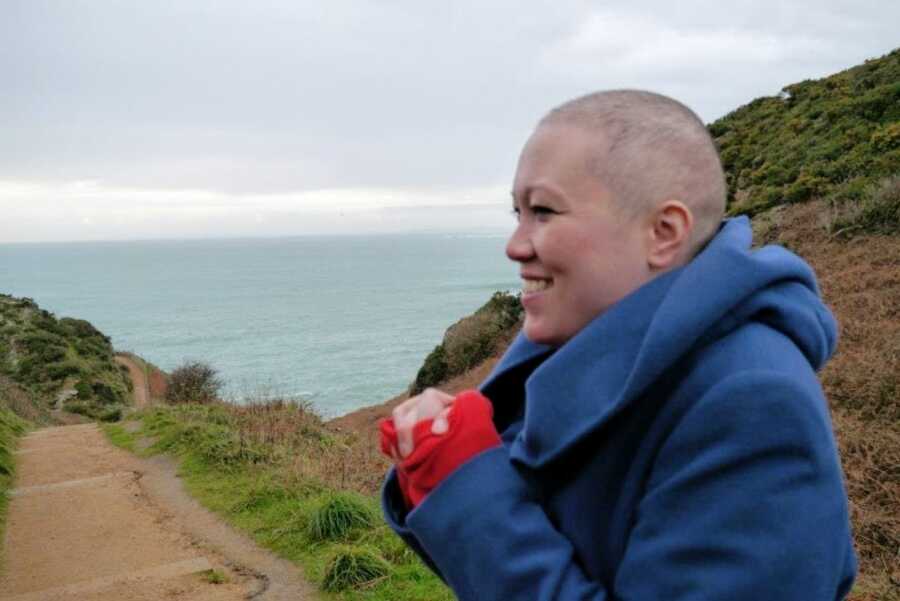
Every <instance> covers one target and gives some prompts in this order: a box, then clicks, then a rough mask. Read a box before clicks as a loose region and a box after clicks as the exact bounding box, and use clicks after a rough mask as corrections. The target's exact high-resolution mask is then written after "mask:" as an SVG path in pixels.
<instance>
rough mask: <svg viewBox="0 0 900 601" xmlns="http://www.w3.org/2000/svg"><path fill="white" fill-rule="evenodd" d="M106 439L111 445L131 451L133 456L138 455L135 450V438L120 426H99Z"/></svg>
mask: <svg viewBox="0 0 900 601" xmlns="http://www.w3.org/2000/svg"><path fill="white" fill-rule="evenodd" d="M100 427H101V428H103V431H104V432H105V433H106V437H107V438H108V439H109V441H110V442H111V443H113V444H114V445H115V446H117V447H119V448H120V449H125V450H126V451H131V452H132V453H134V454H135V455H138V454H140V453H139V452H138V449H137V446H136V445H137V437H136V436H135V435H134V434H132V433H131V432H128V431H127V430H126V429H125V428H124V426H122V425H121V424H101V426H100Z"/></svg>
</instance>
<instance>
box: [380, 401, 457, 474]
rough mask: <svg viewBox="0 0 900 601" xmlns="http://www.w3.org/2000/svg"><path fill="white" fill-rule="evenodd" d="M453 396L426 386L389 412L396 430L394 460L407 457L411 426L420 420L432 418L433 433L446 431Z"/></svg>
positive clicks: (410, 444)
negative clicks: (419, 392)
mask: <svg viewBox="0 0 900 601" xmlns="http://www.w3.org/2000/svg"><path fill="white" fill-rule="evenodd" d="M454 400H455V397H453V396H451V395H449V394H447V393H446V392H443V391H441V390H438V389H437V388H426V389H425V390H424V391H423V392H422V393H421V394H417V395H416V396H414V397H412V398H410V399H408V400H406V401H404V402H403V403H401V404H400V405H398V406H397V407H396V408H395V409H394V411H393V412H392V413H391V417H392V418H393V420H394V428H395V429H396V431H397V446H398V447H399V448H397V449H396V453H397V455H395V456H394V461H401V460H403V459H405V458H406V457H408V456H409V455H410V454H411V453H412V452H413V448H414V442H413V428H414V427H415V425H416V424H417V423H419V422H421V421H425V420H429V419H433V420H434V422H433V423H432V425H431V431H432V432H433V433H434V434H444V433H446V432H447V426H448V424H447V414H449V413H450V408H451V407H452V406H453V401H454Z"/></svg>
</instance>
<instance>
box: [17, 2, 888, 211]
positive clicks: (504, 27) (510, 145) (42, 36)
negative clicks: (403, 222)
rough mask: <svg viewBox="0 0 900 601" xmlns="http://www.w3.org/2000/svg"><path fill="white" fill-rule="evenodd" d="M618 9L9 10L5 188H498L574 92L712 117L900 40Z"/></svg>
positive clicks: (861, 24)
mask: <svg viewBox="0 0 900 601" xmlns="http://www.w3.org/2000/svg"><path fill="white" fill-rule="evenodd" d="M613 6H615V7H617V8H615V10H612V9H610V8H609V7H613ZM606 7H607V8H603V5H599V4H597V3H587V2H580V1H576V0H571V1H565V2H553V3H550V2H534V3H527V4H523V3H521V2H513V1H511V0H503V1H500V2H491V3H484V2H478V3H476V2H453V3H437V2H412V1H408V2H401V1H384V2H374V1H363V0H358V1H354V0H335V1H333V2H327V3H323V2H293V1H284V2H276V1H269V2H218V1H216V2H214V1H211V0H209V1H191V2H188V1H185V2H175V1H170V2H127V3H126V2H114V1H102V0H82V1H67V0H58V1H46V0H11V1H8V2H5V3H4V5H3V8H2V11H3V15H2V16H3V18H2V19H0V77H2V81H3V86H2V89H0V127H2V130H3V131H4V136H3V137H2V139H0V179H3V178H5V179H25V180H28V179H31V180H42V181H68V180H78V179H96V180H100V181H102V182H104V183H107V184H109V185H117V186H128V187H138V188H175V189H182V188H199V189H208V190H217V191H224V192H227V193H231V194H235V195H241V194H249V193H270V192H271V193H275V192H285V191H292V190H309V189H320V188H346V187H372V188H374V187H423V186H443V187H453V186H484V185H496V184H502V183H504V182H507V181H508V180H509V178H510V176H511V173H512V170H513V168H514V165H515V159H516V155H517V153H518V150H519V147H520V145H521V143H522V142H523V141H524V138H525V137H526V136H527V134H528V131H529V129H530V128H531V127H532V125H533V123H534V122H535V120H536V119H537V118H538V117H539V116H540V115H541V114H542V113H543V112H544V111H545V110H547V109H548V108H550V107H551V106H552V105H554V104H556V103H558V102H560V101H563V100H565V99H566V98H569V97H571V96H573V95H576V94H580V93H584V92H586V91H589V90H592V89H596V88H599V87H622V86H639V87H648V88H652V89H659V90H661V91H663V92H667V93H670V94H673V95H675V96H677V97H679V98H681V99H683V100H685V101H687V102H688V103H689V104H690V105H691V106H693V107H694V108H696V109H697V110H698V111H699V112H700V113H701V115H702V116H703V117H704V118H706V119H709V120H711V119H713V118H716V117H718V116H720V115H722V114H723V113H725V112H726V111H728V110H730V109H732V108H735V107H736V106H738V105H739V104H742V103H744V102H747V101H749V100H751V99H752V98H753V97H754V96H758V95H761V94H773V93H776V92H777V91H778V89H779V88H780V86H782V85H784V84H787V83H790V82H792V81H796V80H797V79H802V78H805V77H813V76H821V75H825V74H826V73H828V72H831V71H834V70H837V69H840V68H843V67H846V66H849V65H851V64H854V63H856V62H859V61H861V60H862V59H863V58H865V57H868V56H873V55H877V54H881V53H884V52H887V51H889V50H890V49H891V47H892V45H893V44H895V43H896V35H895V32H894V31H893V30H892V28H891V26H890V24H892V23H893V24H895V23H897V22H900V8H898V7H897V6H894V4H892V3H883V2H879V3H877V4H876V3H874V2H866V1H863V2H854V3H853V4H852V5H851V4H850V3H847V2H816V3H813V2H806V1H804V2H797V3H780V2H775V1H770V2H753V3H750V2H737V3H722V2H700V1H688V2H686V3H677V5H676V3H663V2H654V3H651V2H645V3H632V4H629V5H627V6H621V5H618V4H617V5H611V4H609V5H606ZM611 16H612V17H615V19H611V18H610V17H611ZM604 18H606V19H607V20H608V21H609V25H607V26H604V21H603V19H604ZM592 19H593V20H594V21H592ZM591 23H595V24H594V25H593V27H594V30H591V29H590V27H589V26H590V24H591ZM623 24H624V27H625V28H626V29H627V30H625V31H622V30H621V28H622V27H623ZM586 27H587V29H586ZM615 27H618V28H619V29H613V28H615ZM660 32H669V33H668V34H667V35H669V37H668V38H666V40H667V44H668V45H669V47H660V46H659V40H658V39H655V37H654V36H656V35H658V34H659V33H660ZM585 35H587V36H588V37H589V38H590V39H587V41H583V40H582V42H580V43H579V36H582V37H584V36H585ZM729 35H730V36H732V37H733V38H734V40H732V43H730V44H725V45H724V46H721V45H720V46H716V42H717V40H718V41H719V42H721V41H722V40H723V39H726V38H727V36H729ZM761 42H762V43H763V45H767V46H766V47H765V48H763V47H760V43H761ZM690 44H694V45H695V46H694V50H692V47H691V46H690ZM704 44H706V45H705V46H704ZM704 48H712V49H717V48H718V49H720V50H721V49H722V48H724V50H723V51H722V52H719V53H717V54H715V55H712V56H706V55H704V54H703V52H702V50H703V49H704ZM697 49H699V50H697ZM766 53H768V54H766Z"/></svg>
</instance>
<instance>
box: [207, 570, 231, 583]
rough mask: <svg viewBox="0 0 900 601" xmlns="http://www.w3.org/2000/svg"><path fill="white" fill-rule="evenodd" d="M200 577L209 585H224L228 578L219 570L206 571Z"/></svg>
mask: <svg viewBox="0 0 900 601" xmlns="http://www.w3.org/2000/svg"><path fill="white" fill-rule="evenodd" d="M201 576H202V577H203V580H205V581H206V582H208V583H210V584H225V583H226V582H228V576H226V575H225V573H224V572H222V571H221V570H215V569H213V570H206V571H205V572H203V574H202V575H201Z"/></svg>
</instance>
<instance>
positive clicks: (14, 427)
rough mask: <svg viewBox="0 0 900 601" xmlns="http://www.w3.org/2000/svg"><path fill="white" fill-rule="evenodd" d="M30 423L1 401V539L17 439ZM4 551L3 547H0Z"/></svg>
mask: <svg viewBox="0 0 900 601" xmlns="http://www.w3.org/2000/svg"><path fill="white" fill-rule="evenodd" d="M27 428H28V423H27V422H25V420H23V419H21V418H19V416H17V415H16V414H15V413H13V412H12V411H10V410H9V409H8V408H6V407H4V406H3V404H2V403H0V540H3V528H4V524H5V523H6V506H7V503H8V501H9V498H8V497H7V496H6V492H7V491H8V490H9V487H10V485H11V483H12V479H13V473H14V470H15V461H14V459H15V457H14V456H13V451H14V450H15V448H16V440H17V439H18V437H19V436H21V435H22V434H24V433H25V431H26V429H27ZM0 551H2V548H0Z"/></svg>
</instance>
